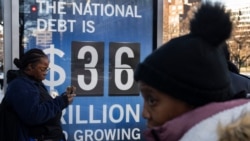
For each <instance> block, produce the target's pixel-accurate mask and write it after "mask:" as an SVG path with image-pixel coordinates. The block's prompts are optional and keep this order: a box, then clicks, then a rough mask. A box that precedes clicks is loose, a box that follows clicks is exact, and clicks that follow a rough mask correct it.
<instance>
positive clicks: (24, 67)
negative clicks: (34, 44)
mask: <svg viewBox="0 0 250 141" xmlns="http://www.w3.org/2000/svg"><path fill="white" fill-rule="evenodd" d="M14 64H15V65H16V66H17V67H18V68H19V71H18V72H16V75H14V77H13V76H12V78H9V79H11V80H8V81H10V82H9V84H8V88H7V91H6V94H5V97H4V99H3V103H4V104H5V105H7V106H8V107H10V108H11V109H12V110H13V111H14V112H15V114H16V115H17V117H18V119H19V127H18V135H17V141H29V140H30V139H36V140H38V141H39V140H41V141H43V140H50V141H62V140H65V139H64V135H63V132H62V127H61V123H60V118H61V115H62V110H63V109H64V108H66V107H67V106H68V105H69V104H70V103H71V102H72V101H73V97H74V96H75V94H70V91H74V89H75V88H74V87H69V88H67V90H66V92H65V94H63V95H60V96H57V97H56V98H54V99H53V98H52V97H51V96H50V95H49V93H48V91H47V89H46V88H45V86H44V84H43V83H42V80H44V79H45V76H46V74H47V71H48V70H49V59H48V57H47V56H46V54H44V52H43V51H42V50H39V49H31V50H29V51H27V52H26V53H25V54H24V55H22V56H21V58H20V60H19V59H15V60H14Z"/></svg>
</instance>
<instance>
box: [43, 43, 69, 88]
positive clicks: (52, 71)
mask: <svg viewBox="0 0 250 141" xmlns="http://www.w3.org/2000/svg"><path fill="white" fill-rule="evenodd" d="M43 51H44V53H45V54H49V60H50V66H51V68H50V71H49V72H48V73H50V78H49V80H47V79H45V80H44V81H43V82H44V84H46V85H48V86H50V89H54V87H55V86H59V85H61V84H62V83H63V82H64V81H65V79H66V75H65V71H64V69H63V68H62V67H60V66H58V65H56V64H55V55H57V56H59V57H60V58H62V57H63V56H64V52H63V51H61V50H60V49H57V48H55V47H54V45H50V48H47V49H44V50H43ZM55 72H57V73H58V74H59V79H58V80H55Z"/></svg>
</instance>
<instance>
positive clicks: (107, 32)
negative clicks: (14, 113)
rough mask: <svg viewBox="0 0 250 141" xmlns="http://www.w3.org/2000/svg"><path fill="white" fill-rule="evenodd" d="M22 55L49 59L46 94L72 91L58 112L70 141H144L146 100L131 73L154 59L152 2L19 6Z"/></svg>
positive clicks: (48, 0)
mask: <svg viewBox="0 0 250 141" xmlns="http://www.w3.org/2000/svg"><path fill="white" fill-rule="evenodd" d="M23 11H24V12H23V13H24V16H23V18H24V25H23V31H24V32H23V39H25V41H26V42H24V43H23V48H24V52H25V51H27V50H29V49H31V48H40V49H43V51H44V52H45V53H46V54H47V55H48V56H49V59H50V71H49V72H48V74H47V77H46V79H45V80H44V83H45V85H46V86H47V88H48V90H57V91H58V93H59V94H60V93H63V92H64V91H65V88H66V87H67V86H70V85H74V86H76V88H77V90H76V94H77V96H76V97H75V99H74V102H73V103H72V104H71V105H70V106H69V107H68V108H67V109H65V110H64V111H63V115H62V118H61V122H62V126H63V130H64V133H65V135H66V138H67V140H68V141H133V140H136V141H138V140H141V141H143V140H144V139H143V135H142V132H143V130H144V129H145V128H146V127H145V121H144V119H143V118H142V116H141V113H142V107H143V100H142V97H141V96H140V94H139V90H138V87H137V84H136V82H135V81H134V78H133V75H134V69H135V67H136V65H137V64H138V63H139V62H140V61H142V60H143V59H144V58H145V57H146V56H147V55H148V54H150V53H151V52H152V44H153V43H152V42H153V0H86V1H85V0H72V1H70V0H67V1H61V0H59V1H52V0H37V1H36V2H34V3H30V2H28V1H27V2H25V1H24V3H23Z"/></svg>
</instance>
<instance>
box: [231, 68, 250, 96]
mask: <svg viewBox="0 0 250 141" xmlns="http://www.w3.org/2000/svg"><path fill="white" fill-rule="evenodd" d="M230 78H231V89H232V93H233V94H235V95H236V94H240V93H241V94H243V93H245V94H248V93H250V79H249V78H248V77H247V76H244V75H241V74H237V73H234V72H230ZM239 97H240V96H239Z"/></svg>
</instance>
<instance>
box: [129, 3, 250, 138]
mask: <svg viewBox="0 0 250 141" xmlns="http://www.w3.org/2000/svg"><path fill="white" fill-rule="evenodd" d="M231 32H232V22H231V21H230V13H228V12H226V11H225V7H224V5H222V4H221V3H210V2H205V3H202V4H201V5H200V7H199V8H198V9H197V11H196V13H195V15H194V17H193V19H192V20H191V21H190V33H189V34H186V35H183V36H180V37H177V38H174V39H172V40H170V41H169V42H167V43H165V44H163V45H162V46H161V47H160V48H158V49H157V50H155V51H154V52H152V53H151V54H150V55H148V56H147V57H146V58H145V60H144V61H143V62H141V63H140V64H138V66H137V68H136V70H135V74H134V78H135V80H136V81H137V82H138V86H139V89H140V91H141V95H142V97H143V99H144V105H143V112H142V116H143V117H144V118H145V119H146V120H147V127H148V128H147V129H146V130H145V132H144V136H145V139H146V140H147V141H218V132H217V129H218V125H219V124H218V123H220V125H222V126H223V125H226V124H228V123H230V122H231V121H232V120H234V119H237V118H241V115H242V113H245V112H249V111H250V103H249V100H248V99H247V98H246V97H245V96H243V97H238V99H234V97H233V94H232V92H231V88H230V87H231V81H230V75H229V70H228V68H227V61H226V59H225V56H224V55H225V54H224V53H223V49H222V43H224V42H225V41H226V40H227V39H228V38H229V37H230V36H231Z"/></svg>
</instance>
